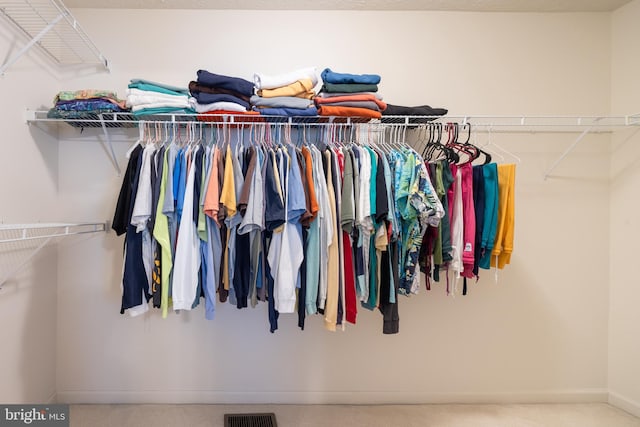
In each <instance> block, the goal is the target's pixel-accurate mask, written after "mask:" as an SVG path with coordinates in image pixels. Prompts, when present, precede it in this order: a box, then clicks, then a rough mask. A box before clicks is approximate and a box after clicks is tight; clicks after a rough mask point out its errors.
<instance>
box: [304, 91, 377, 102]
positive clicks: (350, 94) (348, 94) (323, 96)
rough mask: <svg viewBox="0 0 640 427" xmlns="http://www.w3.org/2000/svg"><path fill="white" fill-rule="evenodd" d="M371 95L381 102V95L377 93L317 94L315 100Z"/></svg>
mask: <svg viewBox="0 0 640 427" xmlns="http://www.w3.org/2000/svg"><path fill="white" fill-rule="evenodd" d="M353 95H371V96H375V97H376V98H377V99H378V100H380V101H382V100H383V99H384V98H382V95H380V94H379V93H377V92H318V94H317V95H316V98H335V97H336V96H353Z"/></svg>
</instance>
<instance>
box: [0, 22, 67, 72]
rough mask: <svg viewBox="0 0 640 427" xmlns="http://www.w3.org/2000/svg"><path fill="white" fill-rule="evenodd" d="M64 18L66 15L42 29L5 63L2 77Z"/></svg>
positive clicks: (2, 68)
mask: <svg viewBox="0 0 640 427" xmlns="http://www.w3.org/2000/svg"><path fill="white" fill-rule="evenodd" d="M64 16H65V15H64V13H61V14H60V15H58V16H56V17H55V19H54V20H52V21H51V22H50V23H49V24H48V25H47V26H46V27H44V28H43V29H42V31H40V32H39V33H38V34H37V35H36V36H35V37H34V38H32V39H31V40H29V43H27V44H26V45H25V46H24V47H23V48H22V49H20V50H19V51H18V52H17V53H16V54H15V55H13V56H12V57H11V58H10V59H9V60H8V61H7V62H5V63H4V64H3V65H2V67H0V75H4V72H5V71H7V69H8V68H9V67H10V66H12V65H13V63H14V62H16V61H17V60H18V59H20V57H21V56H22V55H24V54H25V53H27V51H28V50H29V49H31V48H32V47H33V46H34V45H35V44H36V43H38V42H39V41H40V39H42V38H43V37H44V36H45V35H46V34H47V33H48V32H49V31H51V29H52V28H53V27H55V26H56V24H57V23H58V22H60V20H61V19H62V18H64Z"/></svg>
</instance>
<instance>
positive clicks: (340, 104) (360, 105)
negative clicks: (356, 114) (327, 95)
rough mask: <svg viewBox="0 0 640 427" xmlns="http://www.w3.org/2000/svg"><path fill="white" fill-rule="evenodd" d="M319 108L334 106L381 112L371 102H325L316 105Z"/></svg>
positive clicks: (376, 105)
mask: <svg viewBox="0 0 640 427" xmlns="http://www.w3.org/2000/svg"><path fill="white" fill-rule="evenodd" d="M317 105H318V106H319V107H320V106H323V105H327V106H336V107H356V108H366V109H368V110H374V111H382V110H381V109H380V107H379V106H378V104H376V103H375V102H373V101H342V102H325V103H323V104H317Z"/></svg>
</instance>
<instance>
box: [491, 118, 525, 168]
mask: <svg viewBox="0 0 640 427" xmlns="http://www.w3.org/2000/svg"><path fill="white" fill-rule="evenodd" d="M487 130H488V134H489V139H488V142H487V144H485V146H484V148H485V149H486V148H487V147H489V146H493V147H495V148H497V149H498V150H500V151H501V152H502V153H503V154H506V155H508V156H509V157H512V158H513V159H514V160H515V161H516V163H520V162H521V161H522V160H521V159H520V157H518V156H516V155H515V154H513V153H512V152H510V151H508V150H505V149H504V148H502V147H501V146H499V145H498V144H496V143H495V142H493V138H492V134H491V131H492V126H491V125H489V126H488V128H487ZM494 153H496V152H495V151H494ZM496 154H497V153H496ZM500 157H502V156H500ZM502 159H503V160H504V157H502Z"/></svg>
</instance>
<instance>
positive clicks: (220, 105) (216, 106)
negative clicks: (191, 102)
mask: <svg viewBox="0 0 640 427" xmlns="http://www.w3.org/2000/svg"><path fill="white" fill-rule="evenodd" d="M194 107H195V110H196V113H207V112H209V111H227V112H229V111H232V112H234V113H245V112H246V111H247V109H246V108H245V107H244V106H243V105H240V104H238V103H235V102H227V101H221V102H212V103H211V104H200V103H196V104H195V106H194Z"/></svg>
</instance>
